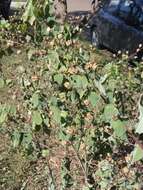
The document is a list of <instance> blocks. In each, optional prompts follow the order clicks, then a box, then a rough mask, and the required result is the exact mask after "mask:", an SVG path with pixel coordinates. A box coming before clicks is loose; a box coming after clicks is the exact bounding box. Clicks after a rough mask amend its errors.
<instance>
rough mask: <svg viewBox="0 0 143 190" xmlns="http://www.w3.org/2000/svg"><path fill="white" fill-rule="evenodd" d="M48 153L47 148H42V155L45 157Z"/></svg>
mask: <svg viewBox="0 0 143 190" xmlns="http://www.w3.org/2000/svg"><path fill="white" fill-rule="evenodd" d="M48 155H49V150H48V149H44V150H42V156H43V157H47V156H48Z"/></svg>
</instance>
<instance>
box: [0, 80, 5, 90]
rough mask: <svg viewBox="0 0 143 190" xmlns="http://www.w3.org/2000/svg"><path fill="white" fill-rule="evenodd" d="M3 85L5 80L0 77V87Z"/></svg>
mask: <svg viewBox="0 0 143 190" xmlns="http://www.w3.org/2000/svg"><path fill="white" fill-rule="evenodd" d="M4 85H5V82H4V80H3V79H2V78H0V88H3V87H4Z"/></svg>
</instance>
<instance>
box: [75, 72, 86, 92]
mask: <svg viewBox="0 0 143 190" xmlns="http://www.w3.org/2000/svg"><path fill="white" fill-rule="evenodd" d="M72 83H73V85H74V87H75V88H77V89H78V88H83V89H86V88H87V86H88V80H87V77H86V76H84V75H73V76H72Z"/></svg>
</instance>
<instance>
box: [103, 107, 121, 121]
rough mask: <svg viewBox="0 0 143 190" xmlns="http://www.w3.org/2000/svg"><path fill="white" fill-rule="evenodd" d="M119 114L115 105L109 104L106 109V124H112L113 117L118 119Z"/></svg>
mask: <svg viewBox="0 0 143 190" xmlns="http://www.w3.org/2000/svg"><path fill="white" fill-rule="evenodd" d="M118 114H119V112H118V109H117V108H116V107H115V105H114V104H108V105H106V107H105V108H104V114H103V116H104V119H105V121H106V122H110V121H111V120H112V119H113V117H116V116H117V115H118Z"/></svg>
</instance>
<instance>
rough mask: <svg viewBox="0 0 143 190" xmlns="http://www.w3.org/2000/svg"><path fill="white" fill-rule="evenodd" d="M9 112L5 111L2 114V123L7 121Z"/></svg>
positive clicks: (0, 116) (0, 121) (0, 120)
mask: <svg viewBox="0 0 143 190" xmlns="http://www.w3.org/2000/svg"><path fill="white" fill-rule="evenodd" d="M7 114H8V113H7V112H6V111H3V112H2V113H1V114H0V124H1V123H3V122H5V120H6V118H7Z"/></svg>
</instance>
